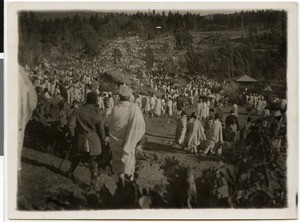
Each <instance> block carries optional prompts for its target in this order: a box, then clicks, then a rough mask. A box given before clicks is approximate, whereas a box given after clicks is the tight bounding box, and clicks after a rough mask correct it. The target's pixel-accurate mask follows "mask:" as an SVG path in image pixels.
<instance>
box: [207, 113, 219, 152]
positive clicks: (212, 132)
mask: <svg viewBox="0 0 300 222" xmlns="http://www.w3.org/2000/svg"><path fill="white" fill-rule="evenodd" d="M206 138H207V139H206V148H205V150H204V152H203V153H204V154H205V155H207V154H208V152H209V151H210V152H211V153H212V154H214V153H215V152H214V151H213V150H214V149H219V148H220V147H221V146H222V144H223V143H224V142H223V129H222V123H221V122H220V120H219V115H218V114H217V113H216V114H215V120H214V122H213V125H212V128H210V129H209V130H208V132H207V135H206Z"/></svg>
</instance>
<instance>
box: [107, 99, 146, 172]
mask: <svg viewBox="0 0 300 222" xmlns="http://www.w3.org/2000/svg"><path fill="white" fill-rule="evenodd" d="M109 130H110V133H109V135H110V147H111V151H112V170H113V172H114V173H115V174H117V175H121V174H126V175H133V173H134V170H135V148H136V146H137V143H138V142H139V141H140V139H141V138H142V136H143V135H144V134H145V131H146V124H145V121H144V117H143V114H142V112H141V110H140V108H139V107H138V106H137V105H136V104H133V103H130V102H120V103H119V104H118V105H116V106H115V107H114V108H113V110H112V113H111V118H110V122H109Z"/></svg>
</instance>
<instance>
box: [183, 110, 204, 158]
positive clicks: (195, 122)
mask: <svg viewBox="0 0 300 222" xmlns="http://www.w3.org/2000/svg"><path fill="white" fill-rule="evenodd" d="M204 140H206V136H205V133H204V128H203V126H202V123H201V122H200V120H199V119H198V116H197V114H196V113H195V112H193V113H192V115H191V118H190V120H189V121H188V123H187V131H186V135H185V140H184V145H183V146H184V147H187V148H188V149H191V152H192V153H195V154H198V150H197V147H198V146H199V145H200V143H201V141H204Z"/></svg>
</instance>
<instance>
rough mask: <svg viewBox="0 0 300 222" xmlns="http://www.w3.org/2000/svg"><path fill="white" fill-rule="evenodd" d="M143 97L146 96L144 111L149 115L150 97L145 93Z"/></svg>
mask: <svg viewBox="0 0 300 222" xmlns="http://www.w3.org/2000/svg"><path fill="white" fill-rule="evenodd" d="M145 97H146V105H145V113H146V114H148V115H149V116H150V115H151V113H150V110H151V105H150V98H149V96H148V95H146V96H145Z"/></svg>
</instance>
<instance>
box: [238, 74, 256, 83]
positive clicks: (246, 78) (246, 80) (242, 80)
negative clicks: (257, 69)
mask: <svg viewBox="0 0 300 222" xmlns="http://www.w3.org/2000/svg"><path fill="white" fill-rule="evenodd" d="M233 80H234V81H236V82H240V83H252V82H257V80H255V79H253V78H251V77H250V76H247V75H241V76H238V77H236V78H234V79H233Z"/></svg>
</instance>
